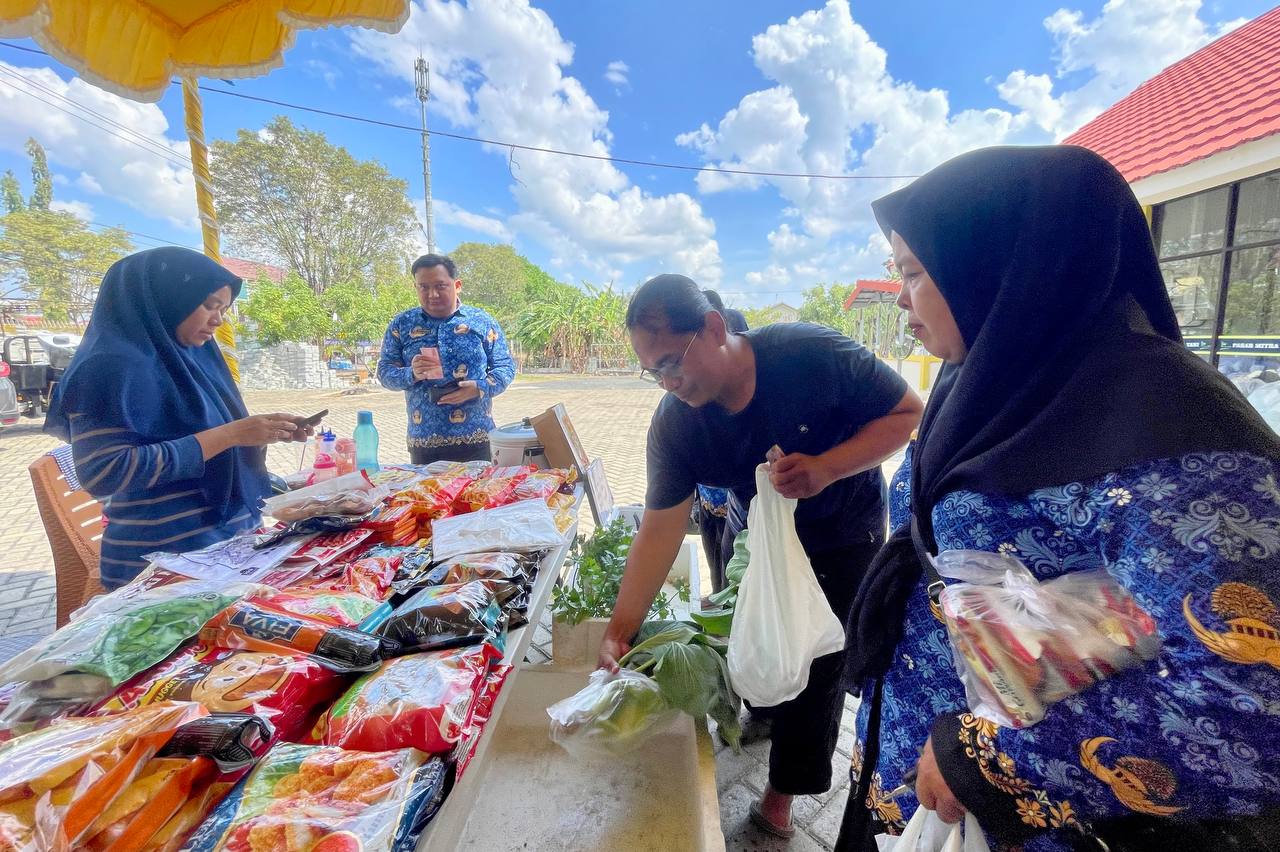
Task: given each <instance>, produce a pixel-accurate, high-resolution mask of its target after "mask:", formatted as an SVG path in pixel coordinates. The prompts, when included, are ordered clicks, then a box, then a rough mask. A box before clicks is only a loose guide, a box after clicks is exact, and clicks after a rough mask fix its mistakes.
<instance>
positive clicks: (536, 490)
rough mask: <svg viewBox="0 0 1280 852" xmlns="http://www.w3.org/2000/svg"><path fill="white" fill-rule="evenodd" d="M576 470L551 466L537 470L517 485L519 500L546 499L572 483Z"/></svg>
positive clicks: (516, 495)
mask: <svg viewBox="0 0 1280 852" xmlns="http://www.w3.org/2000/svg"><path fill="white" fill-rule="evenodd" d="M576 477H577V473H576V471H574V470H572V469H570V470H562V469H560V468H554V467H553V468H549V469H547V470H535V471H533V472H532V473H530V474H529V475H528V476H526V477H525V478H524V479H523V480H522V481H521V482H520V483H519V484H518V485H516V491H515V499H517V500H534V499H539V500H546V499H547V498H548V497H550V496H551V495H552V494H555V493H557V492H559V491H560V490H561V489H564V488H566V487H568V486H569V485H571V484H572V483H573V481H574V480H575V479H576Z"/></svg>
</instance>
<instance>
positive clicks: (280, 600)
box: [246, 586, 382, 627]
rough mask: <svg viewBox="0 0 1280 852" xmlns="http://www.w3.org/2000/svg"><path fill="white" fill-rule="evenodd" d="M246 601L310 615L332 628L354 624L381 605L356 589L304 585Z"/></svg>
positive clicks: (359, 622) (354, 625)
mask: <svg viewBox="0 0 1280 852" xmlns="http://www.w3.org/2000/svg"><path fill="white" fill-rule="evenodd" d="M246 601H247V602H249V603H255V604H257V603H260V604H262V605H264V606H267V607H270V608H271V609H276V610H280V611H281V612H287V613H292V614H293V615H301V616H304V617H306V618H312V619H315V620H316V621H322V622H324V623H325V624H328V625H331V626H333V627H358V626H359V625H360V624H361V623H362V622H363V621H364V620H365V619H366V618H368V617H369V616H370V615H372V614H373V613H374V612H375V611H376V610H377V609H378V607H380V606H381V605H382V604H381V603H380V602H378V601H376V600H374V599H373V598H369V597H365V596H364V595H362V594H360V593H359V592H355V591H338V590H336V589H324V588H319V589H318V588H314V587H307V586H291V587H289V588H287V589H281V590H280V591H272V592H269V593H266V594H259V595H253V596H252V597H249V598H246Z"/></svg>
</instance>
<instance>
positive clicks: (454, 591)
mask: <svg viewBox="0 0 1280 852" xmlns="http://www.w3.org/2000/svg"><path fill="white" fill-rule="evenodd" d="M500 585H510V584H505V583H494V582H492V581H486V580H477V581H474V582H471V583H460V584H457V585H449V586H428V587H426V588H425V589H422V590H420V591H418V592H417V593H416V594H414V595H413V596H412V597H411V598H409V599H408V600H407V601H405V602H404V603H402V604H401V605H400V606H398V607H396V608H395V610H394V611H393V612H392V613H391V617H390V618H389V619H387V620H386V621H385V622H383V624H382V625H381V626H380V627H379V628H378V634H379V635H380V636H384V637H386V638H388V639H390V640H392V641H393V642H396V643H398V644H399V645H400V648H401V653H406V654H407V653H413V652H417V651H432V650H439V649H443V648H456V647H459V646H462V645H475V644H478V643H480V642H484V641H486V640H488V641H496V638H497V636H498V635H499V634H500V633H501V632H502V628H503V627H504V624H503V615H502V604H501V602H500V601H499V600H498V596H497V591H498V590H497V588H496V587H497V586H500ZM516 591H518V589H517V590H516Z"/></svg>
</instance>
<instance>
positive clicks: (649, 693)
mask: <svg viewBox="0 0 1280 852" xmlns="http://www.w3.org/2000/svg"><path fill="white" fill-rule="evenodd" d="M547 715H548V716H550V717H551V740H552V742H554V743H556V744H557V745H559V746H560V747H561V748H563V749H564V750H565V751H567V752H569V754H571V755H573V756H574V757H576V758H583V757H589V756H591V755H608V756H611V757H618V756H621V755H624V754H626V753H627V752H630V751H634V750H636V749H637V748H639V747H640V746H642V745H644V744H645V743H647V742H649V740H650V735H651V734H653V733H654V732H655V731H659V730H661V729H663V728H665V727H666V726H668V725H670V724H671V722H673V721H674V720H675V719H676V717H677V716H679V715H680V713H679V711H678V710H674V709H672V707H671V706H670V705H669V704H667V702H666V700H665V699H664V698H663V697H662V690H661V689H660V688H659V687H658V682H657V681H655V680H654V679H653V678H651V677H648V676H647V675H643V674H641V673H640V672H635V671H631V670H630V669H621V670H619V672H618V673H617V674H616V675H615V674H613V673H612V672H610V671H607V670H605V669H596V670H595V671H593V672H592V673H591V676H590V678H589V679H588V681H587V685H586V686H585V687H583V688H582V689H580V690H578V691H577V692H575V693H574V694H573V695H570V696H569V697H568V698H566V699H564V700H563V701H558V702H556V703H555V704H552V705H551V706H550V707H548V708H547Z"/></svg>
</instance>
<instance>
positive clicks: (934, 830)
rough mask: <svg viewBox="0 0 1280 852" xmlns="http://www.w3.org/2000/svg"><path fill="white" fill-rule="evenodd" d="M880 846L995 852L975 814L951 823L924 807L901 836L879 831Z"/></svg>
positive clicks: (897, 850)
mask: <svg viewBox="0 0 1280 852" xmlns="http://www.w3.org/2000/svg"><path fill="white" fill-rule="evenodd" d="M961 826H963V828H962V827H961ZM876 846H877V847H879V850H880V852H991V848H990V847H989V846H987V838H986V835H984V834H983V833H982V826H980V825H978V820H977V818H976V817H975V816H974V815H973V814H965V815H964V822H963V823H959V822H958V823H956V824H955V825H947V824H946V823H945V822H943V821H942V820H941V818H939V817H938V815H937V814H936V813H934V812H933V811H931V810H929V809H928V808H923V807H921V808H916V812H915V813H914V814H912V816H911V820H910V821H909V822H908V823H907V827H906V828H905V829H904V830H903V832H902V834H901V835H900V836H898V837H893V836H891V835H888V834H879V835H876Z"/></svg>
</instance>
